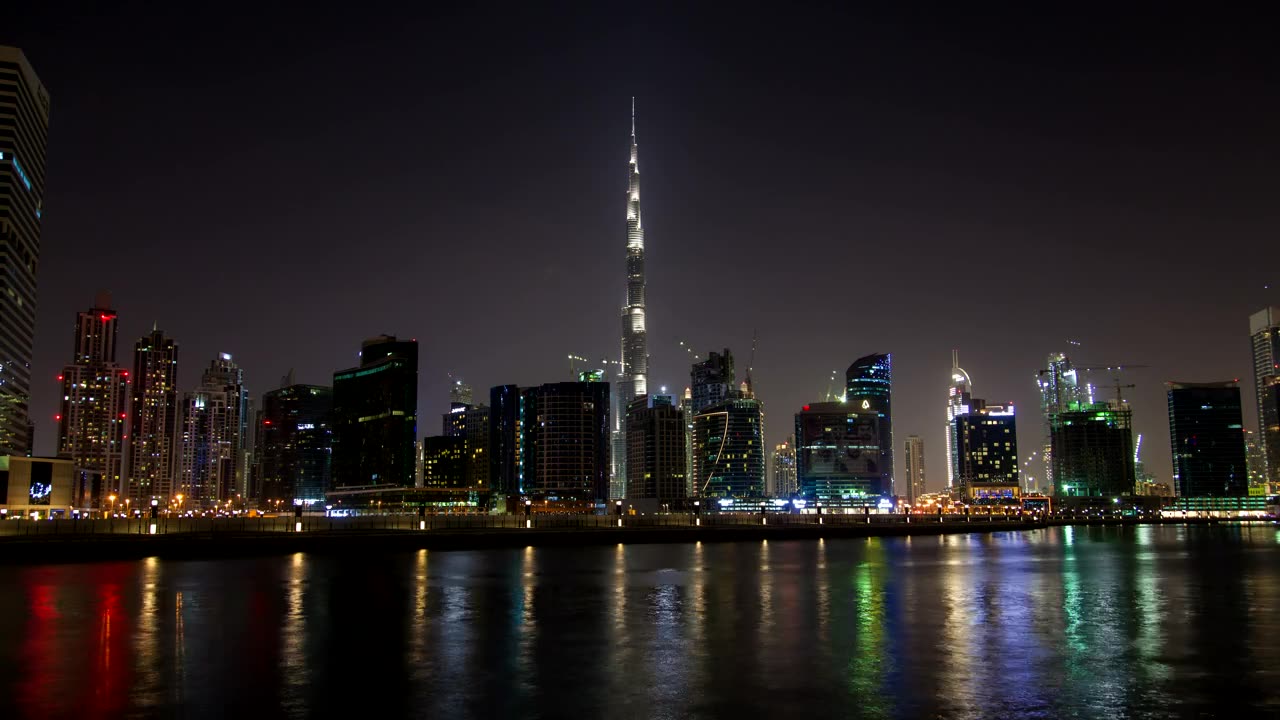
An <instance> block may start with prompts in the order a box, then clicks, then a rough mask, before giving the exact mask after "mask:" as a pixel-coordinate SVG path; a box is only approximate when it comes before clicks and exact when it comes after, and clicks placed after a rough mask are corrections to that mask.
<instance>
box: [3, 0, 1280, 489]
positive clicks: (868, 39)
mask: <svg viewBox="0 0 1280 720" xmlns="http://www.w3.org/2000/svg"><path fill="white" fill-rule="evenodd" d="M19 5H21V6H26V7H21V8H10V9H9V13H8V14H9V15H11V16H12V15H15V14H17V15H18V17H17V18H16V19H12V18H11V19H10V20H9V21H8V22H5V23H4V25H3V26H2V27H0V43H4V44H10V45H16V46H19V47H22V48H23V49H24V50H25V51H26V53H27V56H28V58H29V59H30V61H31V62H32V64H33V65H34V67H35V68H36V71H37V73H38V74H39V75H40V77H41V78H42V80H43V81H44V83H45V85H46V87H47V88H48V90H49V92H50V95H51V97H52V120H51V127H50V132H49V154H48V171H47V176H48V181H47V182H48V188H47V196H46V198H45V202H44V221H43V222H44V230H43V237H42V244H43V247H42V252H41V265H40V276H39V282H40V298H39V316H38V326H37V337H36V352H35V359H34V363H33V374H34V378H35V379H34V389H33V402H32V412H33V414H34V415H36V416H37V418H38V422H39V427H38V430H37V449H38V451H39V452H40V453H42V454H51V453H52V452H53V451H54V450H55V433H56V429H55V424H54V422H53V415H54V414H55V412H57V402H58V398H57V392H58V386H57V383H56V381H55V379H54V378H55V376H56V375H57V374H58V372H59V370H60V368H61V367H62V365H64V364H65V363H66V362H68V361H69V360H70V356H71V351H72V335H73V329H74V325H73V321H74V316H75V313H76V312H77V311H78V310H81V309H84V308H88V307H89V306H90V305H91V304H92V301H93V296H94V291H95V290H96V289H98V288H100V287H101V288H107V289H110V290H111V291H112V292H113V294H114V297H115V305H116V309H117V310H118V311H119V312H120V314H121V335H120V339H121V349H122V353H121V357H120V359H121V360H122V361H123V362H124V364H126V365H131V363H132V353H131V350H132V344H133V341H134V340H135V339H136V338H137V337H138V336H139V335H141V334H142V333H143V332H144V331H145V330H149V329H150V327H151V324H152V323H153V322H157V323H159V325H160V327H161V328H162V329H164V330H165V331H167V332H169V333H170V334H171V335H173V336H174V337H175V338H176V339H177V340H178V342H179V343H180V346H181V351H180V353H181V354H180V358H181V366H180V367H181V370H180V373H179V381H180V383H181V385H182V387H183V388H184V389H185V388H189V387H193V386H194V385H195V384H196V383H197V382H198V381H199V375H200V372H201V370H202V368H203V367H204V366H207V365H208V363H209V361H210V360H211V359H212V358H213V357H214V356H215V354H216V353H217V352H219V351H225V352H230V353H232V354H233V355H234V357H235V359H236V361H237V362H239V363H240V364H241V366H242V367H243V368H244V369H245V373H246V380H247V383H248V384H249V386H250V389H251V391H252V393H253V394H254V395H255V396H260V394H261V393H262V391H264V390H268V389H271V388H274V387H276V386H277V385H278V383H279V379H280V377H281V376H283V375H284V374H286V373H287V372H288V370H289V369H290V368H296V371H297V379H298V381H300V382H308V383H323V384H329V383H330V382H331V374H332V372H333V371H334V370H336V369H340V368H345V367H349V366H351V365H354V364H355V363H356V362H357V357H356V354H357V351H358V350H359V346H360V341H361V340H362V339H363V338H365V337H368V336H371V335H375V334H378V333H390V334H396V335H399V336H402V337H412V338H417V339H418V341H419V342H420V344H421V345H420V348H421V363H420V373H421V374H420V404H419V414H420V420H419V427H418V429H419V434H420V435H429V434H438V433H439V431H440V427H439V417H438V415H439V413H441V412H444V411H445V409H446V406H447V402H448V398H447V387H448V382H449V381H448V373H454V374H456V375H459V376H461V377H463V378H465V380H466V381H468V382H469V383H470V384H472V385H473V386H474V387H475V388H476V390H477V395H478V396H484V397H487V394H488V393H487V390H488V388H489V386H491V385H495V384H499V383H518V384H521V385H527V384H538V383H543V382H551V381H557V380H562V379H566V378H567V377H568V373H569V366H568V361H567V359H566V355H568V354H569V353H574V354H578V355H585V356H588V357H603V356H606V355H607V356H609V357H616V356H617V355H618V352H619V335H620V321H619V319H618V313H619V309H620V307H621V305H622V302H623V290H624V277H623V259H624V247H625V237H624V231H625V222H624V220H625V215H624V202H625V197H624V192H625V189H626V171H627V143H628V137H627V136H628V123H629V117H628V110H629V102H630V97H631V96H632V95H634V96H636V98H637V100H636V102H637V107H638V115H639V119H638V123H639V130H638V136H639V144H640V169H641V177H642V178H643V183H642V190H641V197H642V203H643V211H644V222H645V227H646V248H647V270H648V319H649V352H650V354H651V356H652V360H651V369H652V372H651V375H650V386H651V387H655V388H656V387H659V386H662V385H667V386H669V388H671V389H672V390H675V389H677V388H679V389H682V388H683V387H684V386H685V385H686V384H687V383H688V377H689V376H688V363H689V359H690V358H689V357H688V356H687V354H686V353H684V351H682V350H681V349H680V347H679V345H678V343H679V341H681V340H684V341H686V342H689V343H691V344H692V345H693V346H694V347H696V348H698V350H699V352H701V353H704V354H705V352H706V351H707V350H710V349H717V350H718V349H721V348H724V347H726V346H727V347H730V348H732V349H733V351H734V354H735V356H736V357H737V358H738V364H739V367H740V368H745V366H746V365H747V360H748V356H749V354H750V345H751V337H752V333H753V331H755V332H757V333H758V336H759V350H758V352H757V354H756V359H755V373H754V375H755V379H756V386H757V390H758V394H759V396H760V397H761V399H762V400H763V401H764V403H765V411H766V419H765V422H766V429H767V433H768V440H769V442H770V444H772V443H775V442H778V441H780V440H782V439H783V438H784V437H785V436H786V435H787V434H788V433H789V432H790V431H791V429H792V427H793V419H792V416H793V414H794V413H795V412H796V410H798V409H799V407H800V406H801V405H802V404H804V403H806V402H811V401H817V400H821V399H822V396H823V395H824V393H825V392H826V390H827V387H828V378H829V376H830V373H831V371H832V370H839V375H840V377H841V378H843V374H844V369H845V368H846V367H847V366H848V365H849V364H850V362H851V361H852V360H854V359H855V358H857V357H859V356H861V355H865V354H868V353H872V352H891V353H893V360H894V373H895V376H894V415H895V417H894V430H895V435H896V440H895V442H896V444H897V445H898V446H899V447H898V448H897V449H898V450H900V449H901V447H900V446H901V445H902V443H903V442H904V441H905V439H906V436H907V435H908V434H911V433H917V434H920V435H922V436H924V438H925V443H926V450H927V459H926V465H927V472H928V478H929V486H930V488H932V489H936V488H939V487H940V486H941V484H942V483H943V482H944V481H945V464H944V450H943V427H944V422H945V396H946V389H947V384H948V379H949V369H950V355H951V350H952V348H956V349H958V350H959V351H960V358H961V365H962V366H963V367H964V368H965V369H967V370H968V371H969V373H970V375H971V376H972V377H973V381H974V386H975V394H976V395H977V396H978V397H983V398H986V399H987V400H988V401H990V402H1004V401H1010V400H1011V401H1013V402H1015V403H1016V404H1017V405H1018V406H1019V415H1020V416H1021V417H1020V421H1019V435H1020V440H1021V442H1020V448H1021V452H1022V455H1023V457H1024V458H1025V457H1027V456H1028V455H1029V453H1030V452H1031V451H1033V450H1036V449H1038V447H1039V445H1040V439H1041V436H1042V425H1041V421H1040V418H1039V416H1038V411H1037V408H1038V393H1037V391H1036V388H1035V382H1034V379H1035V371H1036V370H1037V369H1038V368H1040V367H1042V366H1043V363H1044V359H1045V356H1046V354H1047V353H1049V352H1052V351H1056V350H1068V351H1069V352H1070V354H1071V355H1072V357H1073V359H1075V360H1076V361H1077V362H1078V363H1082V364H1091V363H1100V364H1113V363H1140V364H1146V365H1150V366H1151V367H1150V368H1149V369H1145V370H1138V371H1134V372H1133V373H1132V374H1131V375H1129V376H1128V377H1127V378H1126V382H1134V383H1136V384H1137V385H1138V387H1137V388H1136V389H1133V390H1128V391H1126V392H1127V393H1128V394H1129V396H1130V397H1132V399H1133V403H1134V407H1135V422H1136V425H1137V429H1138V431H1139V432H1141V433H1142V434H1143V436H1144V442H1143V453H1142V454H1143V459H1144V460H1145V461H1146V462H1147V464H1148V467H1149V469H1151V470H1152V471H1154V472H1155V473H1156V474H1157V475H1158V476H1159V478H1160V479H1161V480H1162V481H1164V482H1169V481H1170V477H1169V476H1170V458H1169V441H1168V429H1167V428H1168V423H1167V413H1166V408H1165V397H1164V391H1165V388H1164V382H1165V381H1167V380H1183V381H1216V380H1228V379H1232V378H1239V379H1240V380H1241V381H1242V383H1243V384H1242V394H1243V395H1244V397H1245V405H1246V425H1247V426H1249V427H1253V426H1254V425H1255V422H1254V415H1253V401H1252V397H1253V387H1252V371H1251V360H1250V354H1249V343H1248V337H1247V335H1248V314H1249V313H1250V312H1253V311H1255V310H1257V309H1259V308H1261V307H1263V306H1264V305H1266V304H1268V303H1280V292H1277V291H1276V290H1275V289H1274V283H1275V282H1276V281H1277V278H1276V269H1275V268H1276V263H1277V261H1278V260H1280V251H1278V250H1277V230H1278V229H1280V209H1278V208H1280V205H1278V204H1277V202H1276V197H1277V192H1276V191H1277V175H1276V169H1277V168H1280V132H1277V128H1278V127H1280V92H1278V90H1280V88H1278V87H1277V86H1278V80H1280V73H1277V64H1276V62H1275V60H1276V57H1277V56H1276V53H1275V46H1274V42H1275V41H1274V36H1273V32H1272V29H1271V28H1272V27H1273V26H1272V25H1271V24H1269V23H1267V22H1263V20H1262V18H1259V17H1250V16H1248V15H1247V14H1242V13H1244V12H1245V11H1244V10H1242V9H1241V8H1239V7H1237V8H1232V9H1227V8H1222V9H1218V8H1215V7H1210V6H1199V7H1197V8H1196V9H1195V11H1194V12H1191V11H1183V10H1174V9H1170V8H1166V7H1162V6H1158V5H1152V6H1150V7H1149V8H1148V9H1146V10H1142V11H1140V12H1139V11H1137V10H1128V11H1125V12H1133V13H1134V14H1133V15H1131V16H1125V15H1118V14H1116V12H1115V8H1107V9H1106V11H1105V12H1104V11H1102V10H1098V11H1094V10H1091V9H1087V8H1084V7H1082V6H1078V5H1071V6H1070V7H1071V9H1072V10H1075V11H1076V12H1077V13H1079V14H1071V15H1065V14H1064V15H1058V16H1049V15H1046V14H1044V13H1043V12H1042V11H1041V10H1040V9H1039V8H1036V9H1035V11H1034V13H1033V11H1032V10H1031V9H1025V10H1021V11H1018V12H1020V13H1021V14H1017V15H1007V14H1003V13H995V12H990V13H986V12H979V13H975V12H974V11H973V10H972V9H964V10H961V9H960V8H959V7H954V8H950V9H935V10H933V11H930V12H925V11H924V10H918V11H917V14H915V15H896V14H895V15H889V14H884V13H885V12H886V11H875V12H871V13H863V14H853V13H849V12H848V11H847V10H846V9H844V8H842V7H835V6H830V7H824V6H809V7H807V8H803V7H802V6H799V5H791V4H773V5H768V6H760V7H753V6H752V5H750V4H737V5H733V6H722V7H711V6H707V7H705V8H703V9H700V10H698V9H689V8H684V7H680V6H677V5H671V6H662V7H655V6H653V5H652V4H649V3H635V4H634V9H629V10H624V8H623V7H622V6H613V7H609V6H605V5H603V4H600V5H595V4H588V3H580V4H565V5H543V4H540V3H525V4H521V5H513V6H510V7H502V6H499V5H492V4H490V5H486V6H485V9H483V10H470V9H458V8H455V9H435V8H434V4H426V5H432V6H433V7H432V8H431V9H430V10H427V9H420V10H417V11H415V13H416V14H405V11H403V10H400V9H396V10H392V9H389V8H381V9H379V8H378V7H377V6H376V4H369V3H360V4H345V5H342V6H340V8H341V12H337V11H332V14H322V13H329V12H331V11H328V10H323V11H321V10H317V9H316V8H314V7H307V8H305V9H297V10H290V11H285V10H281V9H272V8H269V7H266V5H267V4H265V3H263V4H259V5H254V6H243V7H235V6H232V5H226V4H216V5H214V6H206V7H201V8H199V9H194V8H192V7H188V6H186V5H187V4H185V3H183V4H177V5H174V4H169V5H164V4H162V5H153V6H149V7H148V9H147V10H146V11H145V12H144V11H142V10H138V11H137V12H134V13H122V14H115V13H108V12H105V11H103V10H94V11H91V12H84V13H80V14H77V13H75V12H72V11H68V10H67V8H66V7H64V6H57V7H53V6H54V5H57V4H54V3H20V4H19ZM578 5H581V6H582V7H578ZM588 5H592V7H590V8H588V7H587V6H588ZM841 5H842V4H841ZM30 6H35V7H30ZM392 7H394V6H392ZM784 11H785V12H787V13H788V14H786V15H780V14H778V13H780V12H784ZM1214 13H1220V15H1215V14H1214ZM1268 284H1272V286H1273V289H1270V290H1268V289H1267V288H1266V286H1267V285H1268ZM1068 339H1070V340H1074V341H1077V342H1079V343H1081V345H1080V346H1079V347H1069V346H1068V345H1067V340H1068ZM1096 380H1097V381H1098V382H1100V383H1105V382H1107V381H1108V378H1107V377H1106V376H1102V377H1099V378H1096ZM478 399H479V398H478ZM1036 476H1037V477H1038V476H1039V473H1036ZM902 479H903V478H901V477H900V478H899V481H900V482H899V489H900V490H901V481H902Z"/></svg>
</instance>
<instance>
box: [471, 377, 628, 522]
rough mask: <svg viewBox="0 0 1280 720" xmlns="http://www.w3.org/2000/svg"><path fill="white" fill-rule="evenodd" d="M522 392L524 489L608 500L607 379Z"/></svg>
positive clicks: (554, 495) (535, 493)
mask: <svg viewBox="0 0 1280 720" xmlns="http://www.w3.org/2000/svg"><path fill="white" fill-rule="evenodd" d="M522 395H523V400H522V405H521V418H522V419H521V421H520V446H519V452H518V461H517V462H518V465H519V467H520V472H521V473H522V479H521V482H522V484H523V488H524V491H525V493H527V494H529V495H533V496H536V497H538V498H543V499H547V500H553V499H555V500H576V501H596V502H603V501H604V500H607V499H608V498H609V490H610V488H609V468H610V465H609V454H610V450H611V443H610V429H609V418H610V415H609V383H593V382H587V383H578V382H562V383H550V384H547V385H539V386H538V387H532V388H528V389H526V390H524V391H523V392H522ZM495 409H496V408H495Z"/></svg>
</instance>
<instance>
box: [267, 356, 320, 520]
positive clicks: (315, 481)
mask: <svg viewBox="0 0 1280 720" xmlns="http://www.w3.org/2000/svg"><path fill="white" fill-rule="evenodd" d="M285 383H286V384H285V385H284V386H283V387H280V388H278V389H276V390H271V391H268V392H266V393H263V395H262V412H261V413H260V415H261V420H260V421H259V427H258V449H257V452H256V453H255V455H256V458H255V459H256V461H257V466H258V468H259V478H258V483H259V485H260V487H261V490H260V498H259V500H260V502H261V504H262V505H263V506H264V507H272V506H273V504H274V503H275V502H276V501H280V502H281V503H282V504H284V505H286V506H287V505H291V504H293V500H294V498H299V499H301V500H302V501H303V502H308V503H310V502H320V501H323V500H324V496H325V493H326V492H328V491H329V486H330V482H331V479H332V476H333V462H332V459H333V458H332V453H333V423H332V414H333V389H332V388H328V387H325V386H323V385H299V384H295V383H294V382H293V376H292V373H290V376H289V377H288V378H286V380H285Z"/></svg>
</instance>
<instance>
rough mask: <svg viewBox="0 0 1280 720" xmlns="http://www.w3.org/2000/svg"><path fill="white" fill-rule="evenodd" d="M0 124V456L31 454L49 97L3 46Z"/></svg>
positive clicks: (17, 55)
mask: <svg viewBox="0 0 1280 720" xmlns="http://www.w3.org/2000/svg"><path fill="white" fill-rule="evenodd" d="M0 117H3V118H4V122H3V123H2V125H3V130H2V131H0V456H4V455H28V454H30V452H31V445H32V432H33V430H34V425H33V424H32V423H31V421H30V417H29V415H28V408H29V404H30V398H31V346H32V342H33V338H34V336H35V327H36V267H37V265H38V264H39V262H40V215H41V207H42V205H43V204H44V191H45V182H44V181H45V177H44V159H45V158H44V156H45V149H46V147H47V144H48V133H49V93H48V92H46V91H45V89H44V85H43V84H41V82H40V78H38V77H36V73H35V70H32V69H31V64H30V63H28V62H27V58H26V56H25V55H23V53H22V51H21V50H19V49H18V48H14V47H6V46H0Z"/></svg>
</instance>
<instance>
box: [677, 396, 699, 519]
mask: <svg viewBox="0 0 1280 720" xmlns="http://www.w3.org/2000/svg"><path fill="white" fill-rule="evenodd" d="M680 414H681V415H683V416H684V494H685V497H690V498H692V497H696V496H697V494H698V493H697V490H696V489H695V487H694V481H693V388H685V389H684V395H682V396H681V397H680Z"/></svg>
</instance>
